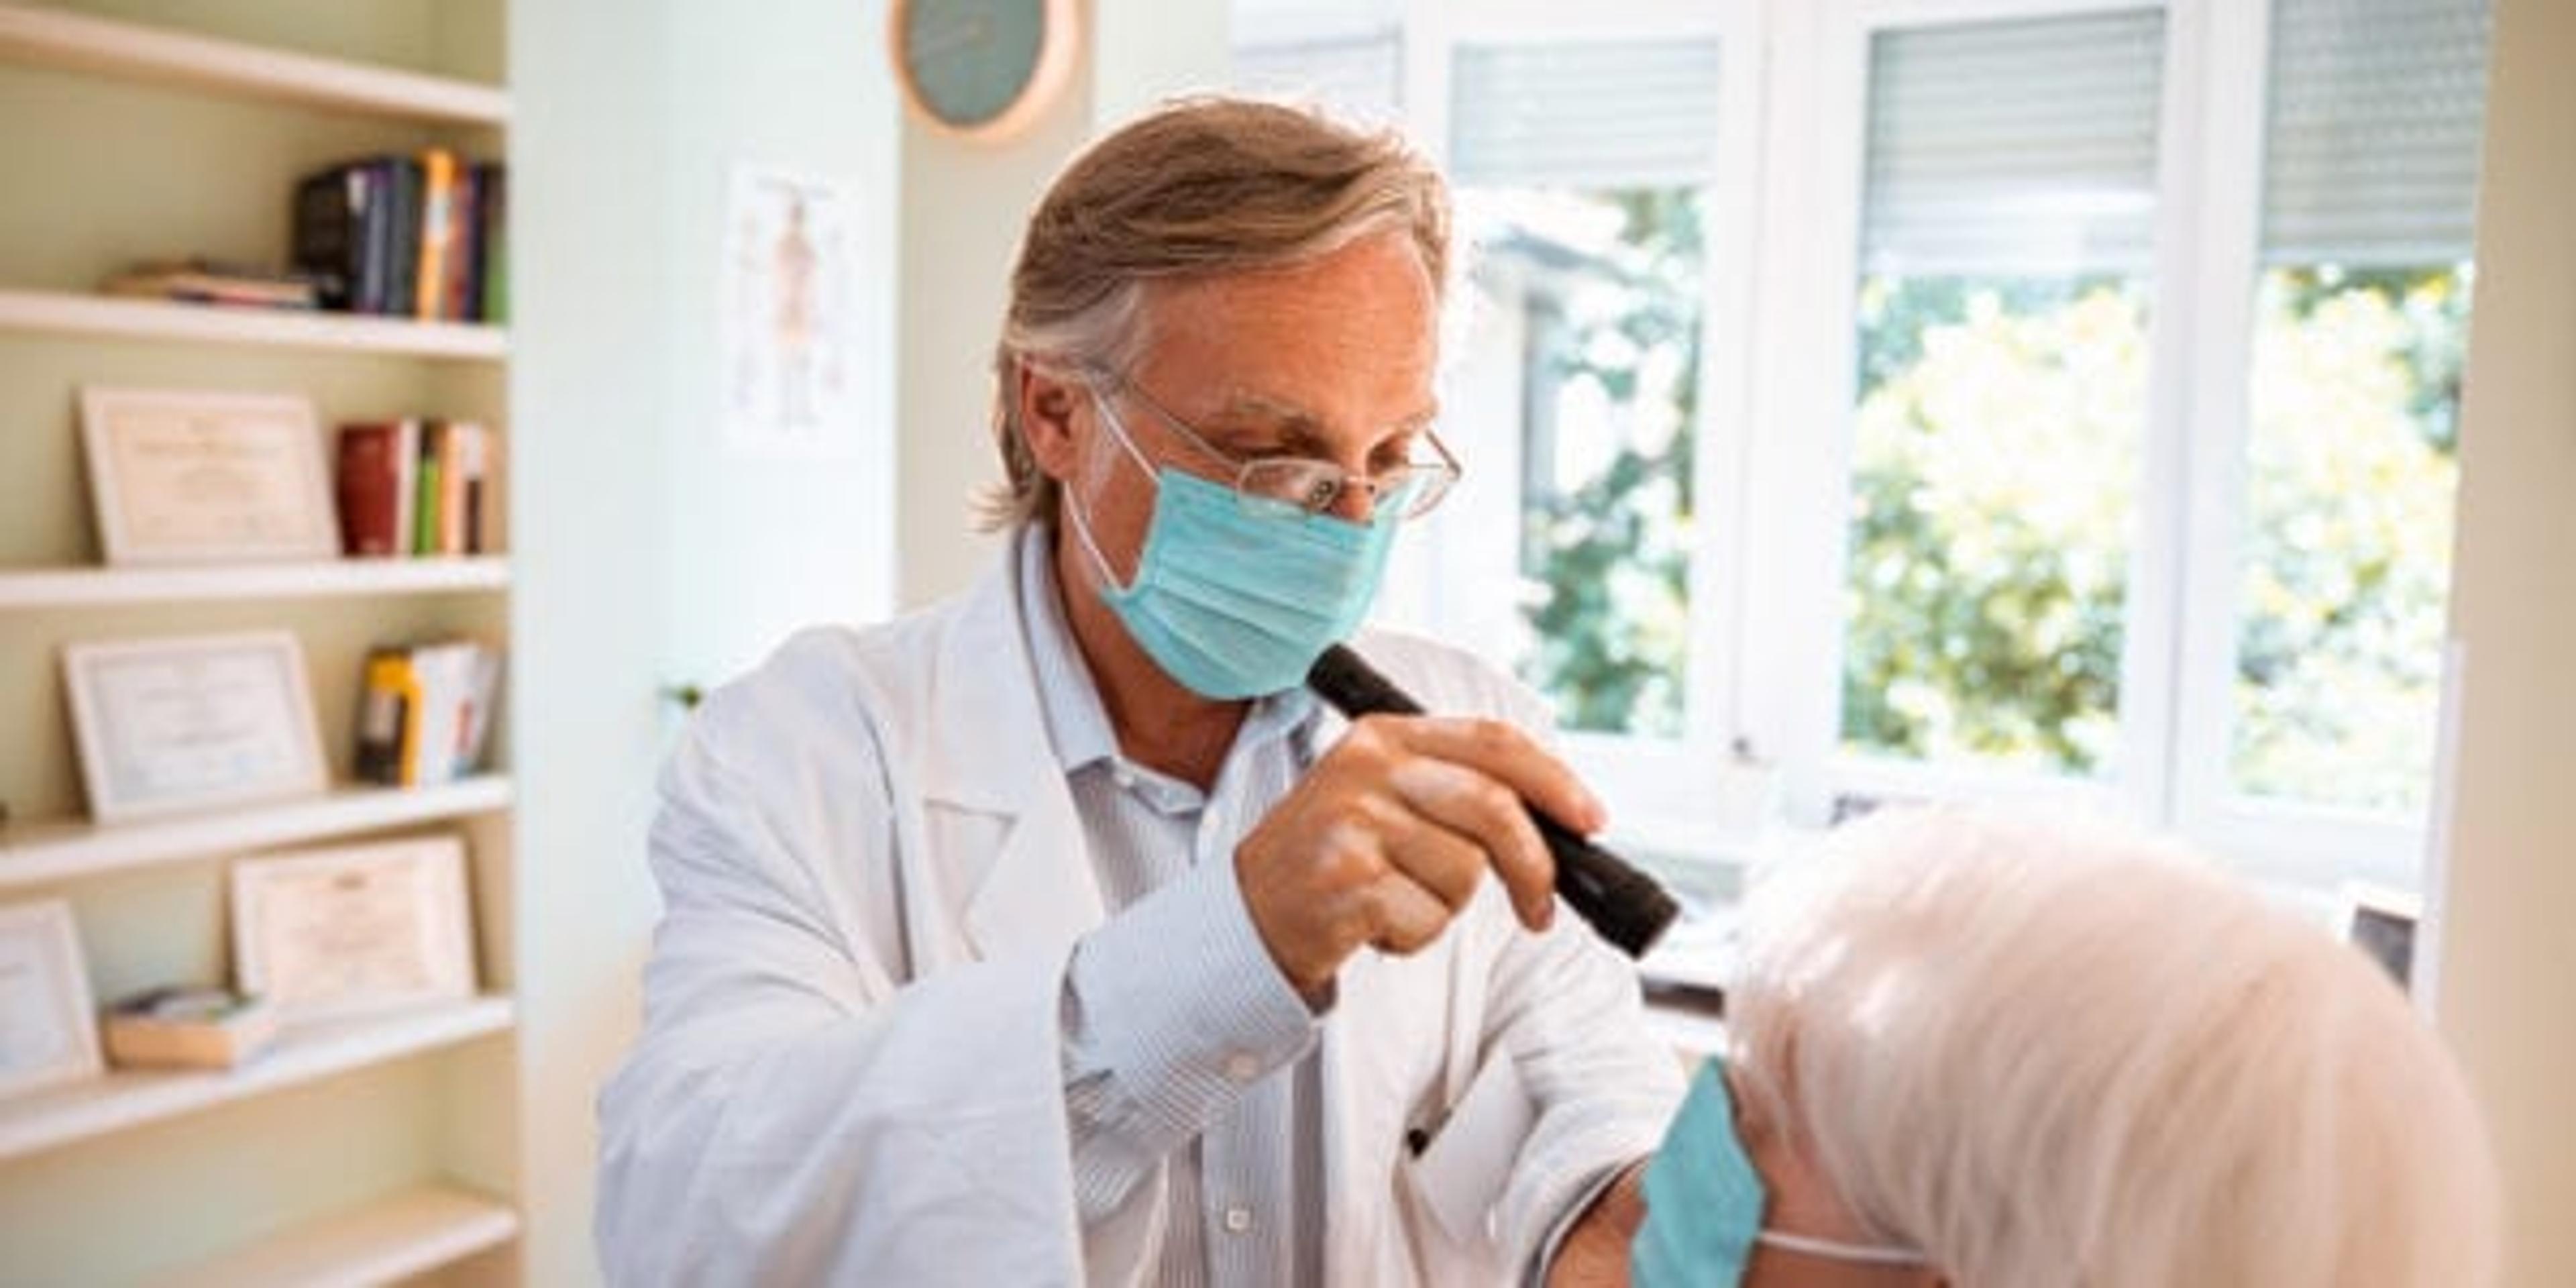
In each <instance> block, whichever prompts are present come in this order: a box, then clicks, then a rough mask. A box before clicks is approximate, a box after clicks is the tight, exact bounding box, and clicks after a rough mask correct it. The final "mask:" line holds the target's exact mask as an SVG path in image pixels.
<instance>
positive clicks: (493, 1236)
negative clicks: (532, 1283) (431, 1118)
mask: <svg viewBox="0 0 2576 1288" xmlns="http://www.w3.org/2000/svg"><path fill="white" fill-rule="evenodd" d="M518 1233H519V1214H518V1213H517V1212H514V1211H512V1210H511V1209H510V1208H509V1207H508V1206H506V1205H504V1204H502V1203H500V1202H498V1201H496V1200H494V1199H490V1198H486V1197H484V1196H482V1195H480V1194H476V1193H474V1192H473V1191H471V1190H463V1189H458V1188H455V1187H453V1186H446V1185H424V1186H422V1187H420V1188H418V1189H415V1190H407V1191H404V1192H403V1193H400V1194H396V1195H394V1196H392V1197H391V1198H387V1199H382V1200H379V1201H377V1202H374V1203H370V1204H368V1205H367V1206H365V1207H363V1208H359V1209H357V1210H356V1211H353V1212H344V1213H341V1214H340V1215H337V1216H331V1217H325V1218H323V1219H322V1220H319V1221H315V1222H312V1223H311V1224H308V1225H300V1226H297V1227H295V1228H293V1229H291V1230H286V1231H283V1232H281V1233H279V1234H277V1235H274V1236H272V1237H270V1238H266V1239H262V1240H260V1241H259V1242H257V1243H255V1244H252V1245H251V1246H249V1247H246V1248H242V1249H240V1250H238V1251H234V1252H228V1253H226V1254H224V1255H223V1256H221V1257H218V1258H216V1259H214V1260H212V1261H207V1262H203V1263H200V1264H198V1265H194V1266H189V1267H187V1268H185V1269H183V1270H180V1271H177V1272H175V1273H172V1274H168V1275H164V1276H161V1277H160V1278H158V1279H154V1280H151V1281H150V1282H151V1283H152V1284H154V1285H155V1286H156V1288H181V1286H182V1285H185V1286H186V1288H231V1286H232V1285H240V1286H241V1288H251V1286H252V1285H258V1286H259V1288H359V1286H360V1285H371V1284H386V1283H393V1282H396V1281H399V1280H404V1279H409V1278H411V1277H412V1276H414V1275H418V1274H422V1273H425V1272H427V1271H431V1270H436V1269H438V1268H439V1267H441V1266H445V1265H449V1264H451V1263H453V1262H457V1261H462V1260H464V1259H465V1258H467V1257H470V1256H473V1255H474V1254H475V1253H478V1252H482V1251H484V1250H486V1249H489V1248H497V1247H499V1246H501V1245H502V1244H504V1243H507V1242H509V1241H510V1240H511V1239H513V1238H516V1237H518Z"/></svg>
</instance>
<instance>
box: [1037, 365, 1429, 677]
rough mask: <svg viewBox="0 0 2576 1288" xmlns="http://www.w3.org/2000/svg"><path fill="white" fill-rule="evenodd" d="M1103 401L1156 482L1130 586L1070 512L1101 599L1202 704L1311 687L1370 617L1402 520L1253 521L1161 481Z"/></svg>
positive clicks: (1184, 479) (1176, 481) (1221, 496)
mask: <svg viewBox="0 0 2576 1288" xmlns="http://www.w3.org/2000/svg"><path fill="white" fill-rule="evenodd" d="M1095 401H1096V403H1097V405H1098V406H1099V408H1100V413H1101V420H1102V422H1103V423H1104V424H1106V425H1107V426H1108V428H1109V432H1110V434H1111V435H1112V436H1114V437H1115V438H1116V439H1117V440H1118V445H1119V446H1120V447H1123V448H1125V449H1126V451H1127V454H1128V455H1129V456H1130V457H1132V458H1134V459H1135V461H1136V464H1137V465H1138V466H1139V467H1140V468H1142V469H1143V470H1144V471H1145V472H1146V473H1147V474H1149V475H1151V476H1153V479H1154V514H1153V517H1152V519H1151V520H1150V521H1149V523H1148V526H1147V527H1146V529H1145V549H1144V551H1143V552H1142V553H1141V554H1140V555H1138V556H1137V560H1136V576H1135V578H1134V579H1133V580H1131V581H1129V582H1128V583H1127V584H1126V585H1124V586H1121V585H1119V584H1118V575H1117V573H1116V572H1115V571H1113V570H1112V569H1111V568H1110V566H1109V560H1108V559H1107V558H1105V557H1104V556H1102V554H1101V553H1100V546H1099V545H1098V543H1096V542H1095V541H1093V539H1092V536H1091V526H1090V524H1089V523H1088V522H1086V521H1085V520H1084V518H1083V514H1082V509H1081V507H1080V506H1077V505H1072V504H1067V505H1066V506H1065V513H1066V514H1067V515H1069V516H1070V517H1071V520H1072V524H1073V530H1074V534H1075V535H1076V536H1077V537H1079V538H1080V539H1081V541H1082V546H1083V549H1084V550H1086V551H1089V552H1090V555H1091V561H1092V563H1093V564H1094V565H1095V566H1097V567H1098V568H1099V570H1100V580H1101V592H1100V597H1101V599H1102V600H1103V601H1104V602H1106V603H1107V604H1108V605H1109V608H1110V611H1112V612H1114V613H1116V614H1117V615H1118V620H1119V622H1120V623H1121V624H1123V625H1124V626H1126V628H1127V633H1128V635H1130V636H1132V637H1133V638H1134V639H1135V641H1136V643H1137V645H1138V646H1139V647H1141V648H1143V649H1144V650H1145V654H1146V656H1148V657H1151V658H1153V659H1154V663H1155V665H1157V666H1160V667H1162V668H1163V671H1164V673H1165V674H1167V675H1169V676H1171V677H1172V678H1173V679H1175V680H1178V681H1179V682H1180V683H1181V684H1182V685H1183V686H1184V687H1186V688H1188V689H1189V690H1190V691H1191V692H1193V693H1196V694H1198V695H1200V696H1201V697H1208V698H1217V699H1221V700H1232V699H1236V698H1257V697H1264V696H1267V695H1269V694H1273V693H1280V692H1284V691H1286V690H1289V689H1293V688H1295V687H1297V686H1298V685H1300V684H1303V683H1305V682H1306V671H1307V668H1309V667H1312V666H1313V665H1314V664H1315V659H1316V658H1318V657H1321V656H1322V655H1323V652H1324V650H1325V649H1326V648H1329V647H1331V646H1332V645H1334V644H1337V643H1340V642H1341V641H1342V640H1343V639H1344V638H1345V637H1347V636H1348V635H1349V634H1350V633H1351V632H1352V631H1354V630H1357V629H1359V624H1360V620H1361V619H1362V618H1364V617H1366V616H1367V615H1368V609H1369V603H1370V601H1371V600H1373V599H1375V598H1376V597H1377V585H1378V578H1379V576H1380V575H1381V574H1382V573H1383V572H1384V571H1385V569H1386V557H1387V552H1388V551H1389V550H1390V549H1391V548H1393V544H1394V539H1395V525H1396V524H1397V522H1399V521H1400V518H1401V516H1399V515H1397V514H1395V513H1393V512H1392V511H1391V510H1389V509H1388V508H1386V507H1380V508H1379V509H1378V511H1377V512H1376V513H1375V514H1374V515H1373V516H1371V518H1370V520H1369V522H1367V523H1365V524H1360V523H1350V522H1346V521H1344V520H1341V519H1336V518H1333V517H1331V516H1329V515H1321V514H1297V513H1290V514H1255V513H1253V512H1251V511H1249V510H1247V509H1246V508H1245V506H1244V504H1243V499H1242V497H1241V496H1239V495H1238V494H1237V493H1236V492H1235V490H1234V489H1233V488H1231V487H1228V486H1226V485H1224V484H1222V483H1212V482H1209V481H1208V480H1206V479H1203V478H1200V477H1198V476H1197V475H1195V474H1191V473H1189V472H1187V471H1184V470H1178V469H1173V468H1171V467H1169V466H1166V467H1164V468H1162V469H1159V470H1158V469H1155V468H1154V466H1153V464H1152V463H1151V462H1149V461H1147V460H1146V459H1145V454H1144V453H1143V452H1140V451H1138V450H1137V448H1136V444H1135V442H1134V441H1133V440H1131V439H1130V438H1129V437H1128V436H1127V427H1126V426H1125V425H1123V424H1121V423H1120V422H1119V420H1118V413H1117V412H1116V411H1114V410H1112V409H1111V408H1110V406H1109V403H1108V400H1106V399H1096V400H1095Z"/></svg>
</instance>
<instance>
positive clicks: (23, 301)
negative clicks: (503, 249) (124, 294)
mask: <svg viewBox="0 0 2576 1288" xmlns="http://www.w3.org/2000/svg"><path fill="white" fill-rule="evenodd" d="M281 199H282V198H281ZM0 331H28V332H36V333H40V334H51V335H75V336H96V337H100V338H104V339H113V340H182V341H188V342H192V343H199V344H238V345H264V346H271V347H282V348H290V349H313V350H321V351H324V352H337V353H376V354H388V355H392V356H396V357H415V358H440V359H447V360H452V361H486V362H488V361H494V360H497V359H500V358H503V357H507V356H508V355H509V352H510V338H509V333H508V332H507V331H505V330H503V329H502V328H500V327H496V326H487V325H484V324H482V323H479V322H415V321H411V320H409V319H405V318H389V317H376V316H372V315H368V314H360V313H331V312H325V311H322V310H317V309H255V308H232V307H226V306H222V305H213V304H180V303H174V302H170V301H163V300H141V299H122V298H118V297H115V296H106V295H81V294H77V293H75V292H70V291H25V290H0Z"/></svg>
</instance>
